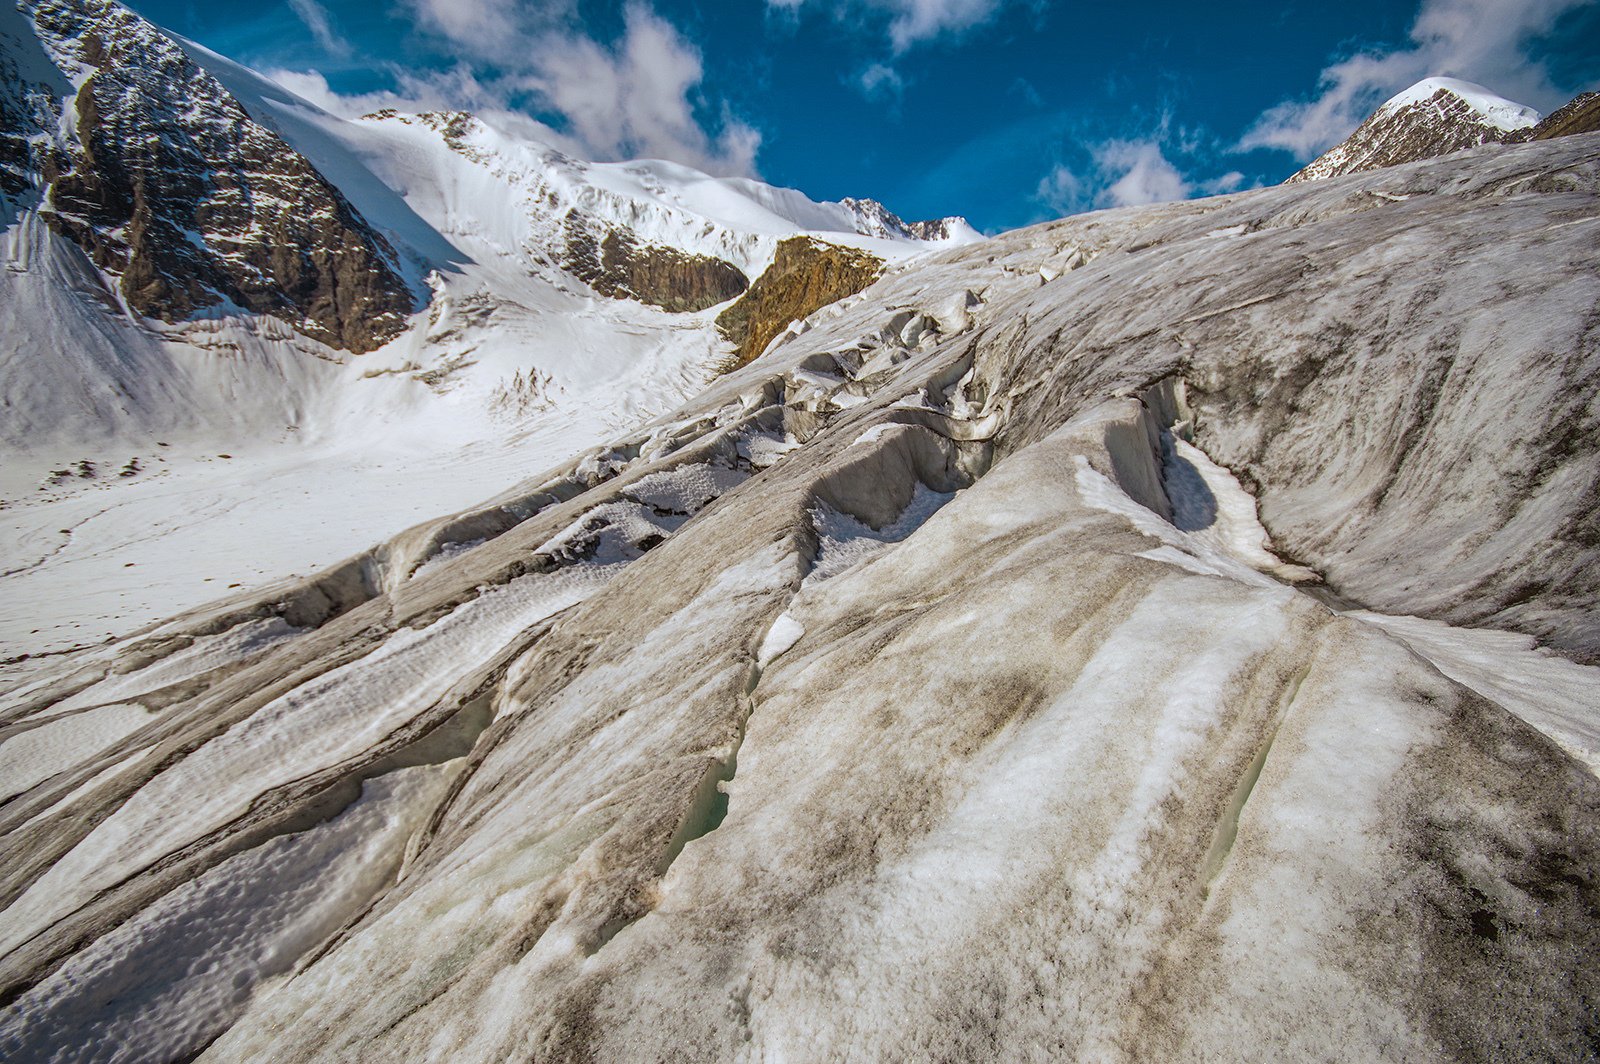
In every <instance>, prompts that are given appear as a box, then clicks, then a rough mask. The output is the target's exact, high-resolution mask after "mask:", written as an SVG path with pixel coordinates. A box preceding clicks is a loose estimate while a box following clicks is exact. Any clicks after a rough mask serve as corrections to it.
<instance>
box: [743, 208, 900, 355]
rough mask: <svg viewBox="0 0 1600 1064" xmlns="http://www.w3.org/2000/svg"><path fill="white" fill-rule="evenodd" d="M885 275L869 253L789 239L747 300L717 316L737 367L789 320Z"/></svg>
mask: <svg viewBox="0 0 1600 1064" xmlns="http://www.w3.org/2000/svg"><path fill="white" fill-rule="evenodd" d="M882 274H883V262H882V260H880V259H878V258H877V257H875V256H873V255H869V254H867V253H866V252H864V251H857V250H856V249H854V248H846V247H840V246H839V245H837V244H828V243H825V242H823V241H820V240H813V239H811V238H809V237H792V238H790V239H788V240H785V241H784V242H783V243H781V244H779V245H778V252H777V254H776V256H774V258H773V260H772V265H771V266H769V267H767V269H766V272H764V273H763V274H762V275H761V276H760V277H758V278H756V282H755V284H753V285H751V286H750V290H749V291H748V292H746V293H745V294H744V297H743V298H741V299H740V300H739V301H738V302H737V303H735V304H734V305H733V306H731V307H729V308H728V309H727V310H725V311H723V312H722V313H721V314H719V315H717V327H718V328H720V329H721V330H722V332H723V335H724V336H726V337H727V338H728V339H729V340H732V341H733V344H734V348H735V352H734V359H733V364H734V365H738V366H742V365H744V364H745V363H747V362H750V361H752V360H754V359H755V358H756V357H757V356H759V355H760V354H761V352H762V351H765V350H766V348H767V345H768V344H769V343H771V342H772V341H773V339H774V338H776V337H777V335H778V334H779V333H781V332H783V330H784V329H786V328H787V327H788V325H789V323H790V322H792V321H794V320H796V319H798V318H804V317H805V316H806V315H807V314H810V313H811V312H813V311H815V310H818V309H820V308H822V307H825V306H827V305H828V304H830V303H835V302H838V301H839V300H841V299H843V298H845V297H846V296H850V295H854V294H855V293H857V292H859V291H861V290H862V289H863V288H865V287H867V286H868V285H869V284H871V283H872V282H873V281H876V280H877V279H878V278H879V277H880V276H881V275H882Z"/></svg>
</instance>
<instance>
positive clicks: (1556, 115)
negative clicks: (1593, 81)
mask: <svg viewBox="0 0 1600 1064" xmlns="http://www.w3.org/2000/svg"><path fill="white" fill-rule="evenodd" d="M1597 131H1600V92H1584V93H1579V94H1578V95H1577V96H1574V97H1573V98H1572V99H1571V100H1568V101H1567V102H1566V103H1564V104H1562V105H1561V106H1560V107H1558V108H1556V109H1555V110H1554V111H1551V112H1550V113H1549V114H1548V115H1546V116H1545V117H1544V118H1543V119H1542V120H1541V121H1540V122H1539V124H1538V125H1536V126H1534V127H1533V128H1532V129H1528V130H1525V131H1522V132H1523V133H1524V134H1525V135H1523V136H1517V135H1515V134H1513V135H1511V136H1508V137H1507V138H1506V140H1507V141H1508V142H1515V141H1518V140H1549V139H1550V138H1551V137H1569V136H1572V135H1573V134H1575V133H1594V132H1597Z"/></svg>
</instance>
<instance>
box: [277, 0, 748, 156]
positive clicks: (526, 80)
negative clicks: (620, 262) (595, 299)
mask: <svg viewBox="0 0 1600 1064" xmlns="http://www.w3.org/2000/svg"><path fill="white" fill-rule="evenodd" d="M301 2H308V0H301ZM406 3H407V5H408V6H409V8H410V9H411V11H412V12H414V14H415V15H416V18H417V21H418V24H419V25H420V26H421V27H422V28H424V29H425V30H426V31H428V32H431V33H433V34H435V35H437V36H439V37H441V38H443V39H445V40H446V41H448V42H449V43H450V45H451V46H452V47H453V49H454V51H455V53H456V55H457V56H458V57H459V58H460V60H461V65H460V66H459V67H458V68H457V69H455V70H452V71H449V72H446V73H433V74H426V75H415V74H410V73H407V72H404V71H398V70H397V71H396V72H395V78H396V81H397V82H398V83H399V85H398V89H397V91H395V92H392V93H376V94H366V95H364V96H360V97H343V98H335V97H334V96H333V94H331V93H329V92H327V83H326V81H322V82H321V85H320V87H319V86H318V85H317V84H315V83H314V82H313V81H310V80H308V78H312V77H315V76H314V75H295V74H286V73H284V72H281V71H280V72H278V73H276V74H274V75H273V76H274V77H275V78H276V79H277V80H278V81H279V82H280V84H283V85H284V86H285V87H286V88H288V89H290V90H291V91H293V92H296V93H297V94H299V95H301V96H303V97H305V98H307V99H309V100H311V101H312V102H313V103H316V104H318V106H321V107H323V108H324V109H326V110H329V111H332V112H334V113H350V112H352V111H354V112H356V113H367V112H370V111H372V110H377V109H379V108H381V107H394V108H396V109H397V110H418V109H424V110H437V109H450V110H455V109H459V110H470V111H473V112H475V113H479V114H480V115H483V116H485V117H490V116H495V117H498V118H499V119H500V122H499V124H501V125H505V124H506V123H507V122H512V123H520V124H522V125H524V126H525V127H526V128H534V129H538V130H541V131H543V132H542V133H541V134H539V135H540V136H541V137H542V139H544V140H546V141H549V142H551V143H553V144H554V146H556V147H559V148H561V150H563V151H567V152H569V153H571V154H574V155H579V156H582V157H585V158H589V159H594V160H606V161H609V160H617V159H630V158H638V157H641V156H649V157H655V158H663V159H669V160H672V161H674V162H680V163H684V164H687V165H689V166H693V167H696V168H698V169H701V170H705V171H707V172H709V173H713V174H718V175H727V174H734V175H741V176H743V175H754V174H755V157H756V153H757V151H758V150H759V148H760V146H761V133H760V131H759V130H757V129H755V128H754V127H753V126H751V125H750V124H748V123H746V122H744V121H742V120H741V119H739V118H738V117H736V116H735V115H733V114H732V112H731V111H730V110H729V109H728V107H727V105H726V104H725V103H724V104H722V105H721V107H720V108H718V109H716V114H717V118H716V120H715V121H714V122H712V123H710V125H711V126H712V127H713V128H712V129H711V130H708V129H707V125H706V124H704V123H702V121H700V120H699V119H698V118H697V115H696V105H697V104H700V103H701V102H702V101H701V97H700V86H701V83H702V81H703V80H704V75H705V68H704V64H703V62H702V59H701V55H700V52H699V50H698V49H697V48H696V47H695V46H694V44H693V43H692V42H691V41H689V40H688V39H687V38H685V37H684V36H683V35H682V34H681V33H679V32H678V30H677V28H676V27H674V26H673V25H672V24H671V23H669V22H667V21H666V20H665V19H662V18H661V17H660V16H658V15H656V14H655V12H653V11H652V10H651V9H650V8H649V7H648V6H647V5H646V4H644V3H642V2H636V3H631V4H629V5H628V7H627V8H626V9H625V11H624V20H623V22H624V24H623V32H622V35H621V36H620V37H619V38H618V39H617V40H615V41H611V42H603V41H599V40H596V39H595V38H594V37H592V36H590V35H589V34H588V33H587V32H585V31H584V30H583V29H582V27H581V25H580V24H579V22H578V20H577V18H576V11H575V7H574V4H573V3H572V0H549V2H542V3H535V4H528V3H525V2H521V0H406ZM524 107H529V108H531V109H533V110H535V111H538V112H545V113H549V114H552V115H559V116H560V118H561V121H560V123H559V125H560V126H561V132H559V133H557V132H556V131H555V130H552V129H551V128H550V127H549V126H547V125H544V124H542V123H538V122H534V121H533V120H531V119H528V118H527V117H526V116H525V115H521V116H520V117H519V115H518V112H519V111H522V110H523V108H524Z"/></svg>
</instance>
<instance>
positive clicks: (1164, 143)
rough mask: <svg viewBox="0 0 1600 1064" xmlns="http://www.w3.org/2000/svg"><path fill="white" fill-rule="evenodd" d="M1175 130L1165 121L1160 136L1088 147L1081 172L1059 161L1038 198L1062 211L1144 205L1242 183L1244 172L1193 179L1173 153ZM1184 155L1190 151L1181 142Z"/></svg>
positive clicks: (1216, 192)
mask: <svg viewBox="0 0 1600 1064" xmlns="http://www.w3.org/2000/svg"><path fill="white" fill-rule="evenodd" d="M1173 147H1174V141H1173V131H1172V129H1171V128H1170V124H1169V122H1168V121H1166V120H1163V121H1162V123H1161V126H1160V128H1159V129H1158V130H1157V132H1156V134H1155V135H1154V136H1151V137H1146V138H1142V139H1119V140H1107V141H1101V142H1100V143H1098V144H1094V145H1092V146H1090V147H1089V149H1088V153H1089V160H1088V164H1087V165H1086V166H1084V167H1083V168H1082V171H1081V172H1079V171H1075V170H1073V169H1072V168H1071V167H1069V166H1066V165H1064V164H1061V163H1058V164H1056V165H1055V166H1054V167H1052V168H1051V170H1050V172H1049V173H1047V174H1046V175H1045V176H1044V177H1043V178H1041V179H1040V181H1039V184H1038V186H1037V187H1036V188H1035V189H1034V197H1033V198H1034V199H1035V200H1037V201H1038V202H1039V203H1041V204H1043V205H1044V206H1045V207H1048V208H1049V209H1050V210H1051V211H1053V212H1054V213H1056V214H1057V215H1062V214H1072V213H1074V212H1077V211H1083V210H1088V209H1090V208H1091V207H1142V206H1145V205H1147V204H1151V203H1170V202H1172V201H1175V200H1183V199H1188V198H1189V197H1190V196H1194V195H1206V196H1216V195H1221V194H1223V193H1225V192H1233V191H1236V190H1237V189H1239V188H1240V187H1241V186H1243V184H1244V182H1245V176H1244V174H1242V173H1239V172H1238V171H1236V170H1235V171H1230V172H1228V173H1225V174H1221V175H1219V176H1217V177H1213V178H1207V179H1204V180H1201V179H1198V178H1195V177H1192V176H1191V175H1190V174H1189V173H1187V172H1185V171H1184V170H1183V169H1180V168H1179V166H1178V164H1177V163H1175V162H1173V161H1172V159H1171V158H1169V157H1168V151H1169V149H1172V148H1173ZM1176 151H1177V153H1178V154H1179V155H1180V157H1181V156H1183V155H1186V154H1188V153H1187V151H1186V150H1185V148H1184V147H1183V144H1182V142H1181V141H1180V142H1178V143H1177V144H1176Z"/></svg>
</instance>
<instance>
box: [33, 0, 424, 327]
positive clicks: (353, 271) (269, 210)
mask: <svg viewBox="0 0 1600 1064" xmlns="http://www.w3.org/2000/svg"><path fill="white" fill-rule="evenodd" d="M33 14H34V20H35V23H36V25H37V28H38V33H39V37H40V39H41V40H42V41H43V42H44V43H45V45H46V47H47V48H49V49H50V50H51V51H52V52H53V53H54V59H55V62H56V64H57V65H58V66H60V67H63V68H70V67H73V66H77V67H80V68H87V69H88V70H89V71H90V73H89V77H88V79H87V80H86V81H84V82H83V83H82V85H81V87H80V89H79V90H78V93H77V96H76V99H75V100H74V101H73V103H72V105H71V106H72V107H74V108H75V110H76V115H77V136H76V138H75V139H74V140H70V141H67V142H65V143H62V144H59V145H58V146H57V147H55V148H54V149H53V150H50V151H47V152H44V153H42V154H43V158H42V159H41V158H40V156H41V152H40V151H39V150H38V149H37V147H35V148H34V150H33V152H32V160H31V161H32V163H33V165H34V167H35V170H36V177H35V180H36V181H37V182H38V184H39V185H40V186H42V188H43V189H44V202H43V204H42V208H41V213H42V214H43V216H44V217H45V219H46V220H47V221H48V222H49V224H50V225H51V227H52V228H54V229H55V230H56V231H57V232H59V233H61V234H62V235H64V236H66V237H68V238H69V239H71V240H73V241H74V242H75V243H77V244H78V246H79V247H81V248H83V250H84V251H85V252H86V253H87V254H88V255H89V256H90V258H92V259H93V260H94V262H95V264H96V265H97V266H99V267H100V268H101V269H102V270H104V271H106V272H107V273H109V274H111V275H113V276H114V277H116V278H117V280H118V284H119V287H120V289H121V292H122V295H123V297H124V298H125V299H126V300H127V302H128V305H129V306H130V307H131V308H132V309H134V310H135V311H137V312H138V313H140V314H143V315H145V316H147V317H151V318H157V319H160V320H163V321H168V322H175V321H181V320H184V319H186V318H188V317H190V316H192V315H193V314H195V313H196V312H198V311H202V310H204V309H206V308H208V307H215V306H219V305H227V304H229V303H231V304H233V305H235V306H237V307H240V308H242V309H244V310H247V311H251V312H254V313H258V314H268V315H271V316H273V317H276V318H279V319H281V320H283V321H285V322H287V323H289V324H290V325H292V326H293V327H294V328H296V329H298V330H300V331H302V332H304V333H306V334H307V335H310V336H312V337H315V338H316V339H318V340H321V341H323V342H325V343H327V344H329V345H331V346H334V347H341V348H346V349H348V350H351V351H367V350H371V349H372V348H375V347H378V346H380V345H381V344H383V343H384V342H385V341H387V340H388V339H390V338H391V337H393V336H394V335H395V334H397V333H398V332H400V331H401V330H402V329H403V328H404V326H405V317H406V315H407V314H409V313H410V312H411V311H412V310H413V309H415V306H414V299H413V296H412V294H411V292H410V289H409V288H408V286H407V285H406V283H405V281H404V280H403V278H402V277H401V276H400V274H399V272H398V270H397V268H396V266H395V265H394V258H395V256H394V252H393V250H392V249H391V248H390V247H389V246H388V244H387V242H386V241H384V239H383V238H382V237H381V236H379V235H378V234H377V233H375V232H373V231H372V230H371V229H370V228H369V227H368V226H367V224H366V222H365V221H364V220H363V219H362V218H361V216H360V215H359V214H358V213H357V212H356V210H355V209H354V208H353V207H352V206H351V205H350V203H349V202H348V201H346V200H345V198H344V196H343V195H342V194H340V192H339V191H338V190H337V189H335V188H334V187H333V186H332V185H331V184H329V183H328V181H327V180H326V179H324V178H323V177H322V175H321V174H319V173H318V172H317V170H316V169H315V168H314V167H313V166H312V165H311V163H310V162H308V161H307V160H306V159H305V158H304V157H303V156H301V155H300V154H299V153H297V152H296V151H294V150H293V149H292V148H290V147H289V145H288V144H286V143H285V142H284V141H283V140H282V138H280V137H279V136H278V135H277V134H276V133H275V132H273V131H272V130H270V129H268V128H266V127H265V126H263V125H261V124H260V123H258V122H256V121H255V120H253V119H252V118H251V117H250V116H249V115H248V114H247V113H246V112H245V110H244V108H243V107H242V106H241V105H240V104H239V103H238V101H237V100H235V99H234V98H233V97H232V96H230V95H229V94H228V93H227V92H226V90H224V89H223V88H222V86H221V85H220V84H219V83H218V82H217V81H216V79H215V78H213V77H212V76H211V75H210V74H208V73H206V72H205V71H204V70H202V69H201V68H200V67H199V66H197V65H196V64H195V62H194V61H193V60H192V59H190V58H189V56H188V55H187V54H186V53H185V52H184V51H183V50H182V49H181V48H179V47H178V46H177V45H176V44H175V43H174V42H172V41H171V40H170V39H168V38H167V37H165V36H164V35H162V34H161V33H160V32H159V31H158V30H156V29H155V28H154V27H153V26H151V25H150V24H149V23H147V22H144V21H143V20H142V19H140V18H138V17H137V16H135V15H133V14H132V13H131V12H129V11H127V10H126V9H124V8H122V7H120V6H119V5H117V4H114V3H110V2H107V0H53V2H47V3H42V4H39V5H38V7H37V8H36V9H35V10H34V13H33ZM9 110H10V109H8V113H7V116H6V117H7V118H8V119H9V118H10V113H9ZM6 125H7V128H8V129H9V128H12V123H11V122H10V121H8V122H7V124H6ZM5 155H6V158H5V162H6V163H7V164H8V165H7V169H8V170H12V169H14V168H16V167H17V166H18V165H20V160H19V159H18V155H19V152H18V151H17V150H16V148H15V147H14V145H13V144H12V143H10V142H7V144H6V145H5ZM7 181H8V182H9V184H11V185H14V184H16V183H17V179H16V178H15V177H8V178H7Z"/></svg>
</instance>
